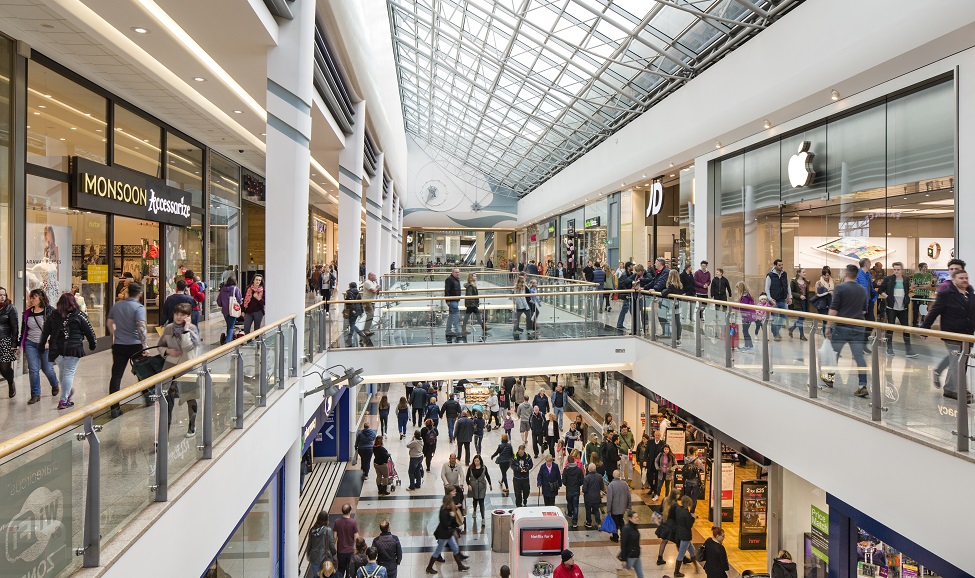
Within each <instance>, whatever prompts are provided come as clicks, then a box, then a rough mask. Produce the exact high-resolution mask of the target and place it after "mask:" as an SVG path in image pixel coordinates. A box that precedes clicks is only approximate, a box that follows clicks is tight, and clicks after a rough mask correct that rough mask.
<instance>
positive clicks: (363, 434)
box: [355, 421, 376, 481]
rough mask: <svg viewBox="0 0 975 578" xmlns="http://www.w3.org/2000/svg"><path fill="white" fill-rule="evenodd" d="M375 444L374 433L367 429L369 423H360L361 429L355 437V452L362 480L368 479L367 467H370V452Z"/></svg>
mask: <svg viewBox="0 0 975 578" xmlns="http://www.w3.org/2000/svg"><path fill="white" fill-rule="evenodd" d="M375 444H376V432H375V431H373V429H372V428H370V427H369V422H365V421H364V422H363V423H362V429H361V430H359V433H357V434H356V436H355V451H356V453H357V454H359V461H360V462H361V463H362V466H361V467H362V479H363V481H365V480H368V479H369V467H370V466H371V465H372V452H373V447H374V446H375Z"/></svg>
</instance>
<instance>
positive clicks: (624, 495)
mask: <svg viewBox="0 0 975 578" xmlns="http://www.w3.org/2000/svg"><path fill="white" fill-rule="evenodd" d="M629 508H630V486H629V485H627V483H626V482H624V481H623V480H621V479H620V471H619V470H613V481H612V482H610V483H609V487H607V488H606V511H607V512H608V513H609V515H611V516H613V521H614V522H616V532H614V533H613V535H612V536H610V537H609V539H610V540H612V541H613V542H619V541H620V534H619V532H620V529H621V528H622V527H623V513H624V512H626V510H628V509H629Z"/></svg>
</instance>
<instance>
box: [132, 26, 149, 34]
mask: <svg viewBox="0 0 975 578" xmlns="http://www.w3.org/2000/svg"><path fill="white" fill-rule="evenodd" d="M132 32H135V33H136V34H149V30H148V29H147V28H143V27H141V26H133V27H132Z"/></svg>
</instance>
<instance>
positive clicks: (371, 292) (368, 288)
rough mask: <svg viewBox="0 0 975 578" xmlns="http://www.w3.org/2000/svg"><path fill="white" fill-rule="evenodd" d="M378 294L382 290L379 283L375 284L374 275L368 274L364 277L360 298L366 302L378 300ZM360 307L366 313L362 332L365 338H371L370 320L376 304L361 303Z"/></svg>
mask: <svg viewBox="0 0 975 578" xmlns="http://www.w3.org/2000/svg"><path fill="white" fill-rule="evenodd" d="M380 293H382V290H381V289H380V288H379V283H377V282H376V274H375V273H369V275H367V276H366V281H365V283H363V284H362V298H363V299H366V300H372V299H378V298H379V294H380ZM362 307H363V309H364V310H365V313H366V322H365V324H364V325H363V326H362V332H363V333H365V334H366V337H371V336H372V334H373V331H372V318H373V315H374V314H375V312H376V304H375V303H363V304H362Z"/></svg>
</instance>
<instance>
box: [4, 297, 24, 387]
mask: <svg viewBox="0 0 975 578" xmlns="http://www.w3.org/2000/svg"><path fill="white" fill-rule="evenodd" d="M19 335H20V315H19V314H18V313H17V308H16V307H14V305H13V303H11V302H10V298H9V297H7V290H6V289H4V288H3V287H0V374H2V375H3V378H4V379H5V380H7V392H8V393H9V396H10V397H13V396H15V395H17V388H16V386H15V385H14V361H15V360H16V359H17V351H18V349H17V345H16V341H15V340H16V339H17V336H19Z"/></svg>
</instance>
